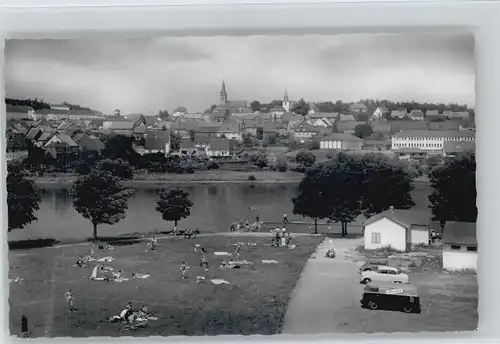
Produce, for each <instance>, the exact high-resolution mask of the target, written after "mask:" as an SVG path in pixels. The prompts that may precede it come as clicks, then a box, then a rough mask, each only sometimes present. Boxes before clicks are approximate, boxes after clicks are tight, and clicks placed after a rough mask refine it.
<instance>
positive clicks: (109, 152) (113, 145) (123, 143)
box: [101, 135, 140, 165]
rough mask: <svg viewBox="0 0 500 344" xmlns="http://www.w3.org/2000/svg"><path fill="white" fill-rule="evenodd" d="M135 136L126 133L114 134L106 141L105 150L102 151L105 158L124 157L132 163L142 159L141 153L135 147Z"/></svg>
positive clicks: (134, 163)
mask: <svg viewBox="0 0 500 344" xmlns="http://www.w3.org/2000/svg"><path fill="white" fill-rule="evenodd" d="M133 144H134V138H132V137H128V136H124V135H113V136H110V137H108V139H107V140H106V141H105V147H104V150H103V151H102V152H101V154H102V156H103V157H104V158H109V159H112V160H114V159H122V160H125V161H127V162H129V163H130V164H131V165H136V164H137V163H138V162H139V161H140V155H139V153H137V152H136V151H135V149H134V146H133Z"/></svg>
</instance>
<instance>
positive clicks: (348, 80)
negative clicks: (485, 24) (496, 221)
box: [5, 34, 474, 114]
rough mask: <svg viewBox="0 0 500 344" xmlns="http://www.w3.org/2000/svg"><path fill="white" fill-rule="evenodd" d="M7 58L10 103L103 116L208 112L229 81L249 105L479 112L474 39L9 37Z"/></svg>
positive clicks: (231, 92)
mask: <svg viewBox="0 0 500 344" xmlns="http://www.w3.org/2000/svg"><path fill="white" fill-rule="evenodd" d="M255 51H257V52H259V53H258V54H253V53H252V52H255ZM5 52H6V96H7V97H9V98H19V99H22V98H31V99H33V98H38V99H40V98H43V100H44V101H46V102H49V103H61V102H63V101H67V102H69V103H72V104H80V105H82V106H87V107H90V108H93V109H96V110H99V111H102V112H104V113H111V112H112V111H113V110H114V109H116V108H118V109H120V110H121V111H122V113H124V114H126V113H145V114H154V113H157V112H158V111H159V110H168V111H170V112H171V111H173V110H174V109H175V108H176V107H178V106H184V107H186V108H187V110H188V111H189V112H203V111H204V110H205V109H207V108H209V107H210V106H211V105H212V104H219V102H220V88H221V83H222V81H223V80H224V82H225V84H226V89H227V93H228V100H230V101H231V100H245V101H248V103H250V102H252V101H254V100H257V101H260V102H262V103H264V102H270V101H272V100H282V99H283V96H284V93H285V90H287V92H288V96H289V97H290V100H295V101H297V100H299V99H301V98H303V99H305V100H306V101H308V102H322V101H332V102H335V101H337V100H342V101H343V102H357V101H359V100H360V99H374V100H377V99H379V100H381V99H388V100H391V101H394V102H401V101H416V102H422V103H423V102H429V103H445V104H447V103H459V104H464V105H468V106H469V107H474V63H473V60H474V59H473V57H474V40H473V36H471V35H470V36H469V35H450V34H446V35H445V34H443V35H436V34H432V35H427V34H404V35H403V34H399V35H398V34H396V35H395V34H384V35H335V36H320V35H307V36H250V37H213V38H200V37H187V38H164V39H148V40H141V39H131V40H114V41H113V42H109V41H107V42H104V41H89V40H85V41H83V40H71V41H69V40H68V41H62V40H59V41H57V40H18V41H13V40H11V41H7V43H6V49H5ZM242 65H243V66H245V68H241V66H242ZM190 75H192V76H191V77H190ZM54 76H57V78H54Z"/></svg>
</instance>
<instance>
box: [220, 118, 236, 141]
mask: <svg viewBox="0 0 500 344" xmlns="http://www.w3.org/2000/svg"><path fill="white" fill-rule="evenodd" d="M216 135H217V137H225V138H227V139H228V140H236V141H242V140H243V137H242V135H241V127H240V123H239V122H236V121H228V122H226V123H224V124H222V125H221V126H220V127H218V128H217V134H216Z"/></svg>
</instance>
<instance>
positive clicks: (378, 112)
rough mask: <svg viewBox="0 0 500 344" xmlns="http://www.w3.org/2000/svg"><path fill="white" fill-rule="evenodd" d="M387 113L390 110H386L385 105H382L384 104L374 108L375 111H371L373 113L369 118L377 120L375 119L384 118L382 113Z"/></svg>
mask: <svg viewBox="0 0 500 344" xmlns="http://www.w3.org/2000/svg"><path fill="white" fill-rule="evenodd" d="M388 113H390V112H389V110H387V108H386V107H384V106H382V107H378V108H376V109H375V111H373V113H372V115H371V120H377V119H381V118H384V115H385V114H388Z"/></svg>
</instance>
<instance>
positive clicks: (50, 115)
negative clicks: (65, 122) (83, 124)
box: [33, 107, 70, 120]
mask: <svg viewBox="0 0 500 344" xmlns="http://www.w3.org/2000/svg"><path fill="white" fill-rule="evenodd" d="M66 108H67V107H66ZM66 108H64V107H61V108H54V109H40V110H36V111H35V114H34V115H33V117H35V118H36V119H39V118H44V119H47V120H62V119H66V118H69V113H70V111H69V108H67V110H66Z"/></svg>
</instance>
